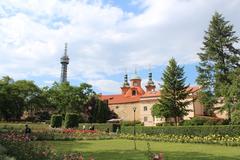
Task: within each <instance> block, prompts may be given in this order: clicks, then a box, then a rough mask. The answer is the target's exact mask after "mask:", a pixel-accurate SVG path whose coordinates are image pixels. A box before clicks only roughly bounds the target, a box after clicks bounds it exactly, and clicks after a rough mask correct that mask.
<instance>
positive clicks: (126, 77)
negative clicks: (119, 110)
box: [121, 74, 130, 95]
mask: <svg viewBox="0 0 240 160" xmlns="http://www.w3.org/2000/svg"><path fill="white" fill-rule="evenodd" d="M129 88H130V85H129V83H128V75H127V74H125V76H124V83H123V86H122V87H121V89H122V94H123V95H125V94H126V93H127V91H128V89H129Z"/></svg>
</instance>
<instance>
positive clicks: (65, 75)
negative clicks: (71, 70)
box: [60, 43, 69, 83]
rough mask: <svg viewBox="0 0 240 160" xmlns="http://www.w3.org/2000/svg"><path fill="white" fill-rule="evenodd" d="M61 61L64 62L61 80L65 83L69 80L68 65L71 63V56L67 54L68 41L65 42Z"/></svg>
mask: <svg viewBox="0 0 240 160" xmlns="http://www.w3.org/2000/svg"><path fill="white" fill-rule="evenodd" d="M60 63H61V64H62V68H61V78H60V82H61V83H64V82H67V65H68V64H69V57H68V56H67V43H65V49H64V55H63V57H62V58H61V59H60Z"/></svg>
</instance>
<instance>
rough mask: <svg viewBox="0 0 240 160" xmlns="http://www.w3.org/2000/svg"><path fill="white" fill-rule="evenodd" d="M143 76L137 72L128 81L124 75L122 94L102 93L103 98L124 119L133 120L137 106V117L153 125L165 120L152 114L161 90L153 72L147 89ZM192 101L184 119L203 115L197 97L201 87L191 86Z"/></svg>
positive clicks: (149, 77) (150, 74)
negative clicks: (154, 79) (153, 77)
mask: <svg viewBox="0 0 240 160" xmlns="http://www.w3.org/2000/svg"><path fill="white" fill-rule="evenodd" d="M141 82H142V80H141V77H140V76H138V75H137V73H136V72H135V74H134V75H133V76H132V77H131V79H130V84H129V82H128V75H127V74H126V75H125V77H124V83H123V86H122V87H121V90H122V93H121V94H114V95H100V98H101V99H102V100H107V101H108V105H109V108H110V109H111V110H112V111H114V112H115V113H116V114H117V115H118V117H119V118H120V119H121V120H123V121H133V120H134V111H133V108H136V111H135V119H136V120H138V121H141V122H143V123H144V125H148V126H153V125H156V124H157V123H162V122H165V119H164V118H156V117H153V116H152V115H151V108H152V106H153V105H154V104H156V103H158V99H159V97H160V94H161V92H160V91H157V90H156V86H155V84H154V82H153V80H152V73H151V72H150V73H149V76H148V82H147V84H146V85H145V90H144V89H143V87H142V84H141ZM189 90H191V95H189V99H192V103H191V104H190V105H189V106H188V109H189V114H188V115H187V116H185V117H183V118H184V119H190V118H192V117H194V116H201V115H203V106H202V105H201V104H200V103H199V102H198V100H197V99H196V97H197V93H198V91H199V90H200V87H198V86H194V87H189Z"/></svg>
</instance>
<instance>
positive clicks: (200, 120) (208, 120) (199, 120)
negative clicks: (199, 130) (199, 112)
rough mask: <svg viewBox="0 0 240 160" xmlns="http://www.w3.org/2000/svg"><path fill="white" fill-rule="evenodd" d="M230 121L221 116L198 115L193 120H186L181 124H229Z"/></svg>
mask: <svg viewBox="0 0 240 160" xmlns="http://www.w3.org/2000/svg"><path fill="white" fill-rule="evenodd" d="M228 124H229V121H228V120H225V119H221V118H214V117H207V116H198V117H193V118H192V119H191V120H185V121H183V123H182V124H181V125H183V126H198V125H228Z"/></svg>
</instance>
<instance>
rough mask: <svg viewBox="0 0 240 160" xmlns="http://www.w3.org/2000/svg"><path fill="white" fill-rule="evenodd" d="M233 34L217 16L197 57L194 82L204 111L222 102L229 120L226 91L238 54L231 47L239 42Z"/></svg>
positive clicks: (226, 22)
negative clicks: (198, 87) (198, 61)
mask: <svg viewBox="0 0 240 160" xmlns="http://www.w3.org/2000/svg"><path fill="white" fill-rule="evenodd" d="M234 34H235V31H233V25H230V24H229V22H228V21H225V19H224V17H223V16H222V15H221V14H219V13H217V12H216V13H215V14H214V15H213V17H212V20H211V21H210V25H209V27H208V30H207V31H206V32H205V36H204V41H203V47H202V48H201V50H202V52H201V53H198V56H199V58H200V63H199V65H198V66H197V71H198V73H199V75H198V77H197V79H196V81H197V83H198V84H199V85H201V86H202V92H201V95H202V96H200V102H202V104H203V105H204V106H205V108H206V109H207V110H213V107H214V104H215V103H217V99H219V97H221V98H224V103H225V104H226V106H227V107H226V108H228V109H227V111H228V113H229V119H230V117H231V106H232V103H233V101H232V99H231V98H230V95H229V93H228V87H229V86H231V85H232V79H231V77H230V74H231V73H232V72H233V71H234V70H235V69H236V68H238V67H240V63H239V62H240V52H239V50H238V49H236V48H235V47H234V45H235V44H236V43H237V42H238V41H239V39H238V37H236V36H235V35H234ZM207 112H208V111H207ZM210 113H212V112H210Z"/></svg>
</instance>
